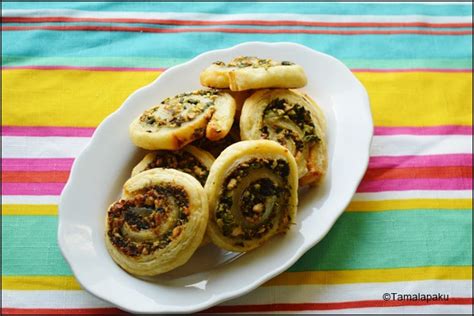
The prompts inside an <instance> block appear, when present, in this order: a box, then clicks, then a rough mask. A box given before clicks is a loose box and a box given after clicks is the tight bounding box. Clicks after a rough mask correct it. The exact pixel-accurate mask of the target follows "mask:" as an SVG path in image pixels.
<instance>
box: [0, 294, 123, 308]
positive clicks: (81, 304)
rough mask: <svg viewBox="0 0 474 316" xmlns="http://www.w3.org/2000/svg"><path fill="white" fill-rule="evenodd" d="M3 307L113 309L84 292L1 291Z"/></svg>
mask: <svg viewBox="0 0 474 316" xmlns="http://www.w3.org/2000/svg"><path fill="white" fill-rule="evenodd" d="M2 299H3V307H10V308H15V307H16V308H100V307H114V306H113V305H112V304H110V303H107V302H104V301H102V300H100V299H99V298H97V297H95V296H93V295H91V294H89V293H88V292H86V291H16V290H15V291H13V290H3V291H2Z"/></svg>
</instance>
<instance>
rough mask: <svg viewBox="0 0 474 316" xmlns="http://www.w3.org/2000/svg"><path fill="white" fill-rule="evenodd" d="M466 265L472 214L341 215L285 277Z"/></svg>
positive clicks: (470, 237)
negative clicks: (319, 272) (293, 273)
mask: <svg viewBox="0 0 474 316" xmlns="http://www.w3.org/2000/svg"><path fill="white" fill-rule="evenodd" d="M471 263H472V211H470V212H466V211H454V210H451V211H437V212H432V211H425V210H423V211H410V212H398V211H386V212H367V213H359V212H354V213H350V212H349V213H344V215H343V216H342V217H341V218H340V219H339V220H338V221H337V223H336V224H335V225H334V227H333V228H332V229H331V231H330V233H329V234H328V235H327V236H326V237H325V238H324V239H323V240H322V241H321V242H320V243H319V244H318V245H316V246H315V247H314V248H312V249H311V250H310V251H308V252H307V253H306V254H305V255H304V256H303V257H302V258H301V259H300V260H299V261H298V262H297V263H296V264H295V265H294V266H293V267H291V268H290V271H311V270H353V269H377V268H402V267H421V266H463V265H470V264H471Z"/></svg>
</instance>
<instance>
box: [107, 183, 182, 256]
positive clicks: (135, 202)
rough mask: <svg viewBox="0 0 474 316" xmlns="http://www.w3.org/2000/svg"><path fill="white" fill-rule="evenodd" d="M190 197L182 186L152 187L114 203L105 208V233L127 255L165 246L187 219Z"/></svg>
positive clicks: (146, 253) (179, 230) (148, 252)
mask: <svg viewBox="0 0 474 316" xmlns="http://www.w3.org/2000/svg"><path fill="white" fill-rule="evenodd" d="M189 215H190V212H189V199H188V194H187V193H186V191H184V188H183V187H181V186H170V185H166V186H154V187H152V188H147V189H146V190H143V191H142V192H139V193H137V194H136V195H134V196H133V197H132V198H129V199H121V200H119V201H117V202H115V203H114V204H113V205H112V206H111V207H110V209H109V211H108V216H107V221H108V231H107V235H108V237H109V239H110V241H111V242H112V244H113V245H114V246H115V247H116V249H118V250H119V251H120V252H122V253H123V254H125V255H127V256H130V257H138V256H146V255H149V254H152V253H153V252H155V251H156V250H158V249H163V248H165V247H166V246H167V245H168V244H169V243H170V242H171V241H173V240H174V239H176V238H177V237H178V236H179V235H180V234H181V232H182V230H183V229H184V226H185V224H186V223H187V222H188V219H189V218H188V217H189Z"/></svg>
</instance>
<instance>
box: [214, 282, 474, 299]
mask: <svg viewBox="0 0 474 316" xmlns="http://www.w3.org/2000/svg"><path fill="white" fill-rule="evenodd" d="M471 289H472V283H471V281H470V280H466V281H464V280H462V281H457V280H456V281H436V280H432V281H410V282H389V283H385V282H382V283H361V284H340V285H319V284H318V285H296V286H274V287H259V288H257V289H256V290H254V291H252V292H251V293H249V294H246V295H244V296H241V297H239V298H237V299H233V300H231V301H227V302H225V303H223V305H253V304H274V303H283V304H291V303H295V304H297V303H327V302H349V301H365V300H382V299H383V298H382V295H383V294H384V293H399V294H416V293H423V294H435V293H440V294H447V295H449V296H450V297H471V295H472V292H471Z"/></svg>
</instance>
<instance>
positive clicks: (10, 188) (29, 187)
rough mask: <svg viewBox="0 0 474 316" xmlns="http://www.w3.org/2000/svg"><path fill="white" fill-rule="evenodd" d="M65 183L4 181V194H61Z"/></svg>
mask: <svg viewBox="0 0 474 316" xmlns="http://www.w3.org/2000/svg"><path fill="white" fill-rule="evenodd" d="M64 185H65V183H54V182H53V183H44V182H43V183H35V182H31V183H17V182H4V183H2V195H60V194H61V192H62V190H63V188H64Z"/></svg>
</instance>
